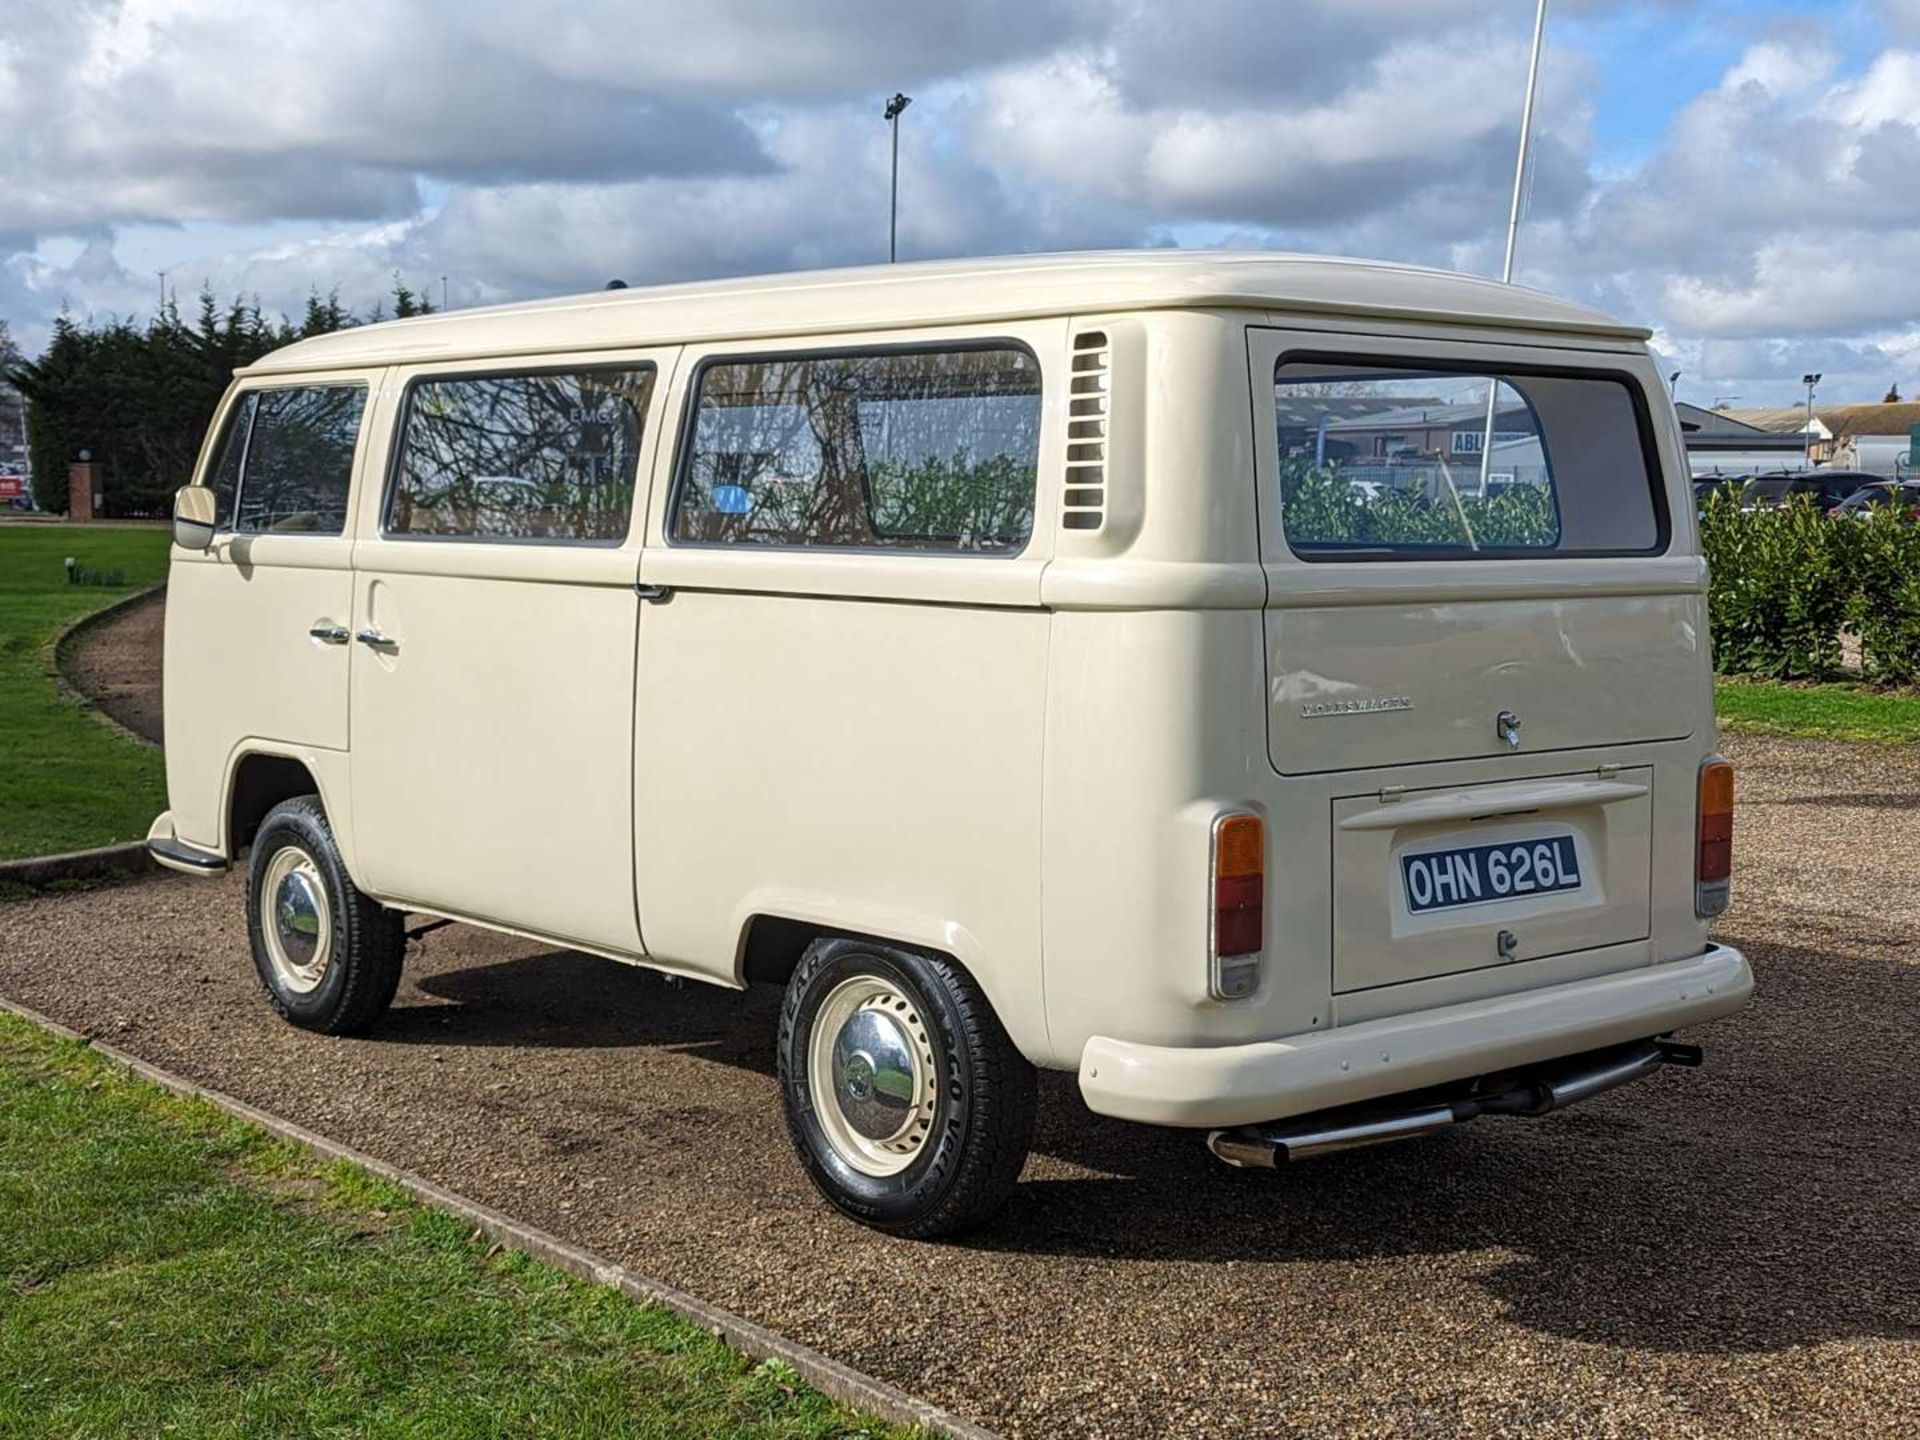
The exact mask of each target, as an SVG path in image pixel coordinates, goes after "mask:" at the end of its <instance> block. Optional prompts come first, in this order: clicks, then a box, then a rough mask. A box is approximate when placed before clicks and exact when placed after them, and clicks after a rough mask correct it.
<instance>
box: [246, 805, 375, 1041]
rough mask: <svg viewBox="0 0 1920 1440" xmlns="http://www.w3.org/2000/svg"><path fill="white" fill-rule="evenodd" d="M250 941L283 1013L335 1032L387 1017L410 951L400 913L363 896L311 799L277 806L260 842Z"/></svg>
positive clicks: (252, 872)
mask: <svg viewBox="0 0 1920 1440" xmlns="http://www.w3.org/2000/svg"><path fill="white" fill-rule="evenodd" d="M247 939H248V941H249V943H250V944H251V945H252V948H253V963H254V968H255V969H257V970H258V971H259V972H260V983H261V985H262V986H264V987H265V989H266V992H267V1000H268V1002H269V1003H270V1004H271V1005H272V1006H273V1008H274V1009H275V1010H277V1011H279V1012H280V1015H281V1016H282V1018H284V1019H286V1020H289V1021H291V1022H292V1023H293V1024H295V1025H298V1026H300V1027H302V1028H303V1029H307V1030H318V1031H321V1032H322V1033H324V1034H328V1035H350V1034H353V1033H355V1032H356V1031H360V1030H364V1029H366V1028H367V1026H369V1025H371V1024H372V1023H373V1022H374V1021H375V1020H377V1019H379V1018H380V1016H381V1015H383V1014H385V1013H386V1009H387V1007H388V1006H389V1005H390V1004H392V1003H393V994H394V991H395V990H396V989H398V988H399V985H400V963H401V960H402V958H403V957H404V955H405V953H406V947H407V937H406V931H405V921H404V920H403V918H402V916H401V914H400V912H399V911H397V910H389V909H387V908H386V907H385V906H384V905H381V904H380V903H379V902H377V901H374V900H370V899H368V898H367V897H366V896H365V895H363V894H361V893H360V890H359V888H358V887H357V886H355V885H354V883H353V879H352V877H351V876H349V875H348V874H347V867H346V864H345V862H344V861H342V860H341V858H340V850H339V847H338V845H336V844H335V842H334V838H333V827H332V826H331V825H330V824H328V822H327V812H326V811H325V810H323V809H322V808H321V806H320V802H319V800H318V799H316V798H315V797H313V796H311V795H303V796H301V797H299V798H298V799H294V800H287V801H284V802H282V803H281V804H279V805H276V806H274V807H273V809H272V810H270V811H268V812H267V818H266V819H265V820H263V821H261V823H260V830H259V833H258V834H256V835H255V836H254V840H253V860H252V864H251V865H250V867H249V869H248V874H247Z"/></svg>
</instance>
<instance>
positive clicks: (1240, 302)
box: [149, 252, 1752, 1236]
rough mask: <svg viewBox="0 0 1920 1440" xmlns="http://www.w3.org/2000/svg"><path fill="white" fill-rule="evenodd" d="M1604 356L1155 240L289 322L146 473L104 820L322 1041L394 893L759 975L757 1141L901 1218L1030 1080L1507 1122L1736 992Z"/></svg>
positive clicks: (1205, 1104)
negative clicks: (159, 631)
mask: <svg viewBox="0 0 1920 1440" xmlns="http://www.w3.org/2000/svg"><path fill="white" fill-rule="evenodd" d="M1645 339H1646V332H1645V331H1644V330H1641V329H1638V328H1635V327H1631V326H1627V325H1622V324H1619V323H1617V322H1615V321H1613V320H1610V319H1608V318H1606V317H1605V316H1602V315H1599V314H1596V313H1594V312H1592V311H1590V310H1587V309H1583V308H1581V307H1578V306H1575V305H1571V304H1566V303H1563V302H1561V301H1559V300H1555V299H1552V298H1550V297H1548V296H1546V295H1543V294H1539V293H1536V292H1534V291H1530V290H1525V289H1521V288H1517V287H1513V286H1506V285H1496V284H1491V283H1489V282H1486V281H1482V280H1477V279H1472V278H1469V277H1465V276H1461V275H1453V274H1443V273H1436V272H1432V271H1426V270H1419V269H1411V268H1407V267H1403V266H1395V265H1380V264H1366V263H1358V262H1351V261H1337V260H1327V259H1317V258H1304V257H1287V256H1278V255H1270V254H1204V253H1191V252H1188V253H1180V252H1173V253H1125V254H1100V255H1081V256H1061V257H1021V258H1015V259H1005V260H993V261H978V262H974V261H968V262H958V263H948V264H929V265H901V266H897V267H889V268H885V269H871V270H848V271H839V272H829V273H821V274H814V275H794V276H784V277H777V278H769V279H752V280H735V281H728V282H725V283H720V284H708V285H691V286H674V287H666V288H661V289H656V290H639V289H634V290H623V291H613V292H607V293H601V294H593V295H587V296H583V297H578V298H573V299H562V300H552V301H541V302H537V303H533V304H526V305H516V306H507V307H502V308H498V309H488V310H474V311H467V312H462V313H457V314H443V315H434V316H430V317H427V318H422V319H413V320H406V321H401V322H396V323H393V324H385V325H374V326H368V327H366V328H363V329H357V330H348V331H344V332H342V333H339V334H334V335H326V336H321V337H317V338H314V339H309V340H304V341H301V342H300V343H298V344H295V345H291V346H288V347H287V348H285V349H283V350H280V351H277V352H276V353H274V354H272V355H269V356H267V357H266V358H265V359H264V360H262V361H260V362H259V363H258V364H255V365H252V366H249V367H248V368H247V369H245V370H243V371H242V372H240V374H239V376H238V377H237V379H236V380H235V382H234V385H233V388H232V390H231V392H230V393H229V394H228V396H227V397H226V401H225V403H224V404H223V405H222V407H221V410H220V414H219V416H218V417H217V419H216V421H215V424H214V426H213V428H212V432H211V435H210V437H209V440H208V443H207V446H206V449H205V453H204V455H203V456H202V458H201V462H200V471H199V474H198V478H197V479H196V481H195V483H194V484H193V485H192V486H190V487H188V488H187V489H185V490H183V491H182V492H181V493H180V496H179V499H178V502H177V506H176V529H175V535H176V545H175V549H174V551H173V566H172V578H171V581H170V586H169V600H168V606H167V637H166V705H167V717H166V719H167V778H168V787H169V791H170V801H171V805H172V808H171V809H170V810H169V811H168V812H167V813H166V814H164V815H162V816H161V817H160V818H159V819H158V820H157V821H156V822H155V824H154V826H153V830H152V834H151V836H150V839H149V844H150V846H151V849H152V852H153V854H154V856H155V857H156V858H157V859H158V860H159V861H160V862H161V863H163V864H166V865H168V866H171V867H173V868H175V869H181V870H188V871H194V872H199V873H203V874H204V873H209V872H215V871H220V870H222V869H225V868H226V867H227V866H229V865H231V864H236V863H239V862H240V860H241V857H242V856H243V855H244V854H245V853H246V852H247V851H248V849H249V847H250V848H251V859H250V861H249V862H248V863H249V866H250V868H249V872H248V888H247V896H248V932H249V935H248V938H249V941H250V943H251V946H252V950H253V957H254V961H255V964H256V965H257V966H258V969H259V973H260V978H261V981H262V983H263V984H264V986H265V989H266V992H267V997H268V999H269V1001H270V1002H271V1003H272V1004H273V1006H274V1007H275V1008H276V1009H277V1010H278V1011H279V1012H280V1013H281V1014H282V1015H284V1016H285V1017H286V1018H287V1019H288V1020H290V1021H292V1022H293V1023H295V1024H297V1025H303V1026H307V1027H309V1028H312V1029H315V1030H321V1031H326V1032H330V1033H344V1032H350V1031H355V1030H360V1029H364V1028H365V1027H367V1026H369V1025H372V1024H374V1023H375V1022H376V1020H377V1019H378V1017H379V1016H380V1014H381V1012H382V1011H383V1010H384V1009H385V1008H386V1006H387V1005H388V1003H389V1002H390V1001H391V999H392V997H393V994H394V987H395V985H396V983H397V980H398V976H399V972H400V966H401V959H402V954H403V951H404V950H405V947H406V944H407V931H406V928H405V922H404V921H403V918H402V917H403V916H404V915H406V914H410V913H411V914H415V915H423V916H431V917H442V918H450V919H454V920H459V921H462V922H465V923H469V924H476V925H484V926H489V927H492V928H494V929H498V930H504V931H508V932H510V933H513V934H517V935H525V936H529V937H535V938H537V939H539V940H541V941H543V942H549V943H553V944H558V945H565V946H571V947H573V948H575V949H578V950H583V951H587V952H590V953H593V954H597V955H603V956H607V957H610V958H612V959H616V960H622V961H629V962H632V963H634V964H639V965H646V966H651V967H653V968H655V969H658V970H663V971H667V972H669V973H672V974H675V975H684V976H691V977H693V978H696V979H700V980H706V981H711V982H713V983H715V984H719V985H727V986H735V987H740V986H745V985H747V984H749V983H752V982H766V983H770V984H777V985H782V986H784V987H785V988H786V1003H785V1008H784V1011H783V1014H782V1018H781V1023H780V1029H779V1035H778V1039H777V1050H778V1073H779V1080H780V1085H781V1089H782V1093H783V1096H784V1102H785V1107H786V1113H787V1118H788V1121H789V1124H790V1128H791V1131H792V1135H793V1140H794V1144H795V1146H796V1148H797V1150H798V1152H799V1156H800V1159H801V1162H802V1163H803V1164H804V1166H805V1167H806V1169H807V1171H808V1172H809V1174H810V1175H811V1176H812V1177H813V1179H814V1180H815V1181H816V1182H817V1183H818V1185H819V1188H820V1189H821V1190H822V1191H823V1192H824V1193H825V1195H826V1196H827V1198H828V1199H829V1200H831V1201H832V1203H833V1204H835V1205H837V1206H839V1207H840V1208H841V1209H842V1210H844V1211H846V1212H847V1213H848V1214H850V1215H852V1216H855V1217H857V1218H859V1219H860V1220H863V1221H865V1222H867V1223H868V1224H871V1225H875V1226H877V1227H880V1228H882V1229H885V1230H889V1231H893V1232H895V1233H900V1234H907V1235H921V1236H924V1235H934V1234H939V1233H944V1232H951V1231H955V1230H958V1229H960V1228H962V1227H965V1226H966V1225H968V1224H970V1223H973V1222H976V1221H978V1220H980V1219H981V1218H982V1217H984V1216H985V1215H986V1214H987V1213H988V1212H990V1211H991V1210H992V1208H993V1207H994V1206H995V1204H996V1203H997V1202H998V1201H999V1200H1000V1199H1001V1198H1002V1197H1003V1196H1004V1195H1005V1193H1006V1192H1007V1190H1008V1188H1009V1187H1010V1186H1011V1185H1012V1184H1013V1183H1014V1181H1015V1178H1016V1177H1017V1175H1018V1174H1019V1172H1020V1168H1021V1164H1022V1160H1023V1157H1024V1156H1025V1155H1026V1153H1027V1148H1028V1143H1029V1137H1030V1132H1031V1125H1032V1117H1033V1107H1034V1073H1035V1069H1036V1067H1046V1068H1052V1069H1060V1070H1070V1071H1074V1072H1076V1073H1077V1074H1078V1076H1079V1084H1080V1092H1081V1094H1082V1095H1083V1096H1084V1098H1085V1100H1086V1103H1087V1104H1088V1105H1089V1106H1090V1107H1091V1108H1092V1109H1093V1110H1095V1111H1097V1112H1099V1113H1100V1114H1103V1115H1111V1116H1118V1117H1122V1118H1124V1119H1128V1120H1137V1121H1145V1122H1148V1123H1151V1124H1156V1125H1170V1126H1187V1127H1192V1128H1194V1129H1196V1130H1199V1131H1203V1132H1206V1133H1207V1135H1208V1139H1209V1143H1210V1144H1211V1146H1212V1148H1213V1149H1214V1151H1215V1152H1216V1153H1217V1154H1219V1155H1220V1156H1221V1157H1222V1158H1223V1159H1226V1160H1229V1161H1231V1162H1233V1163H1236V1164H1240V1165H1273V1164H1275V1163H1277V1162H1281V1161H1286V1160H1292V1159H1296V1158H1300V1157H1304V1156H1308V1155H1312V1154H1315V1153H1318V1152H1322V1151H1327V1150H1334V1149H1340V1148H1345V1147H1350V1146H1355V1145H1361V1144H1370V1143H1374V1142H1377V1141H1381V1140H1386V1139H1394V1138H1400V1137H1403V1136H1408V1135H1414V1134H1419V1133H1423V1132H1426V1131H1431V1130H1436V1129H1438V1128H1440V1127H1443V1126H1447V1125H1452V1124H1457V1123H1459V1122H1462V1121H1465V1120H1469V1119H1472V1118H1473V1117H1475V1116H1477V1115H1481V1114H1489V1113H1496V1114H1517V1115H1538V1114H1542V1113H1544V1112H1547V1111H1551V1110H1554V1109H1557V1108H1559V1107H1562V1106H1564V1105H1567V1104H1569V1103H1572V1102H1574V1101H1577V1100H1580V1099H1582V1098H1584V1097H1586V1096H1588V1095H1590V1094H1593V1093H1595V1092H1596V1091H1599V1090H1602V1089H1605V1088H1607V1087H1610V1086H1615V1085H1619V1084H1621V1083H1623V1082H1626V1081H1630V1080H1635V1079H1637V1078H1640V1077H1642V1076H1645V1075H1647V1074H1649V1073H1650V1072H1652V1071H1654V1070H1656V1069H1658V1068H1660V1067H1661V1066H1662V1065H1664V1064H1667V1063H1672V1062H1682V1063H1685V1062H1691V1061H1697V1059H1698V1055H1699V1052H1698V1050H1697V1049H1696V1048H1695V1047H1693V1046H1692V1045H1690V1044H1686V1043H1683V1042H1680V1041H1676V1040H1673V1039H1670V1038H1667V1037H1670V1036H1671V1034H1672V1032H1674V1031H1676V1030H1678V1029H1682V1028H1684V1027H1689V1026H1692V1025H1696V1024H1698V1023H1700V1022H1702V1021H1706V1020H1711V1019H1713V1018H1715V1017H1717V1016H1721V1015H1725V1014H1727V1013H1728V1012H1730V1011H1733V1010H1736V1009H1738V1008H1739V1007H1740V1006H1741V1005H1742V1004H1744V1003H1745V1001H1746V999H1747V996H1748V993H1749V991H1750V989H1751V986H1752V980H1751V976H1750V973H1749V970H1748V967H1747V964H1746V962H1745V961H1744V960H1743V959H1742V957H1741V956H1740V955H1739V954H1738V953H1736V952H1735V951H1733V950H1731V949H1728V948H1727V947H1725V946H1722V945H1717V944H1715V943H1713V942H1712V940H1710V938H1709V936H1708V920H1709V918H1710V917H1712V916H1713V915H1716V914H1717V913H1719V911H1720V910H1721V909H1722V908H1723V907H1724V906H1725V905H1726V903H1727V894H1728V865H1729V857H1730V851H1731V810H1732V776H1731V772H1730V771H1729V770H1728V768H1727V766H1726V763H1725V762H1724V761H1722V760H1720V759H1719V758H1718V757H1716V756H1715V755H1714V754H1713V749H1714V729H1713V712H1712V708H1711V696H1710V685H1709V669H1708V654H1707V623H1706V601H1705V590H1706V569H1705V566H1704V564H1703V562H1702V560H1701V558H1700V551H1699V546H1698V543H1697V539H1696V535H1695V531H1694V517H1693V507H1692V505H1691V504H1690V503H1689V497H1688V487H1687V478H1688V475H1687V465H1686V460H1685V456H1684V454H1683V453H1682V449H1681V443H1680V433H1679V429H1678V426H1677V425H1676V423H1675V421H1674V415H1673V410H1672V408H1671V406H1670V405H1669V403H1668V401H1667V398H1666V395H1665V393H1664V391H1663V389H1662V386H1661V385H1660V383H1659V379H1658V376H1657V374H1656V373H1655V370H1654V367H1653V362H1652V361H1651V359H1650V357H1649V354H1648V352H1647V350H1646V348H1645V345H1644V343H1643V342H1644V341H1645Z"/></svg>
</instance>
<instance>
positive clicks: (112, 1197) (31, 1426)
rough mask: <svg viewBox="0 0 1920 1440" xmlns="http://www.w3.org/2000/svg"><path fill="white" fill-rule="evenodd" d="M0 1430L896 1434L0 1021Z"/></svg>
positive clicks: (774, 1368) (775, 1369)
mask: <svg viewBox="0 0 1920 1440" xmlns="http://www.w3.org/2000/svg"><path fill="white" fill-rule="evenodd" d="M0 1217H4V1219H3V1220H0V1434H4V1435H23V1436H24V1435H33V1436H82V1435H84V1436H118V1435H128V1436H131V1435H141V1436H147V1435H156V1436H157V1435H163V1434H174V1435H183V1436H194V1437H196V1440H205V1437H214V1436H240V1435H302V1436H324V1435H339V1436H347V1435H351V1436H356V1437H359V1436H388V1435H391V1436H402V1435H404V1436H410V1437H417V1436H436V1437H438V1436H446V1437H455V1436H467V1435H473V1436H490V1437H507V1436H512V1437H519V1436H534V1435H563V1436H596V1437H597V1436H623V1435H637V1436H648V1437H654V1440H668V1437H677V1436H727V1437H741V1440H750V1437H763V1436H764V1437H794V1440H799V1437H819V1440H824V1437H829V1436H842V1437H847V1436H875V1437H878V1436H889V1437H896V1440H906V1437H907V1436H909V1435H911V1434H915V1433H918V1432H914V1431H907V1430H902V1429H898V1428H892V1427H888V1426H884V1425H882V1424H881V1423H880V1422H878V1421H874V1420H869V1419H864V1418H862V1417H860V1416H858V1415H855V1414H853V1413H851V1412H849V1411H847V1410H844V1409H842V1408H839V1407H837V1406H835V1405H834V1404H832V1403H831V1402H830V1401H828V1400H827V1399H825V1398H824V1397H823V1396H821V1395H819V1394H818V1393H817V1392H814V1391H812V1390H810V1389H808V1388H807V1387H806V1386H804V1385H802V1384H801V1383H799V1381H798V1380H797V1379H796V1378H795V1376H794V1375H793V1373H792V1371H791V1370H790V1369H788V1368H787V1367H785V1366H782V1365H778V1364H773V1363H768V1364H761V1365H754V1364H753V1363H752V1362H750V1361H748V1360H746V1359H745V1358H743V1357H741V1356H740V1355H738V1354H736V1353H735V1352H733V1351H731V1350H728V1349H727V1348H726V1347H725V1346H723V1345H721V1344H720V1343H719V1341H717V1340H715V1339H713V1338H712V1337H711V1336H709V1335H708V1334H706V1333H705V1332H704V1331H702V1330H700V1329H698V1328H696V1327H694V1326H692V1325H689V1324H687V1323H685V1322H684V1321H682V1320H680V1319H678V1318H677V1317H675V1316H674V1315H672V1314H671V1313H670V1312H668V1311H666V1310H662V1309H659V1308H657V1307H652V1306H643V1305H637V1304H635V1303H633V1302H632V1301H630V1300H628V1299H627V1298H626V1297H624V1296H622V1295H621V1294H619V1293H618V1292H617V1291H614V1290H610V1289H604V1288H600V1287H595V1286H590V1285H587V1284H584V1283H582V1282H580V1281H576V1280H574V1279H572V1278H570V1277H568V1276H565V1275H562V1274H560V1273H559V1272H558V1271H555V1270H552V1269H550V1268H548V1267H546V1266H544V1265H540V1264H538V1263H536V1262H534V1261H531V1260H529V1259H527V1258H526V1257H524V1256H522V1255H519V1254H518V1253H516V1252H511V1251H501V1250H495V1249H493V1247H491V1246H489V1245H488V1243H487V1242H486V1241H485V1240H476V1239H474V1238H473V1237H472V1234H471V1232H470V1231H469V1230H468V1228H467V1226H466V1225H465V1224H464V1223H462V1222H461V1221H459V1220H457V1219H456V1218H454V1217H453V1216H450V1215H447V1214H445V1213H443V1212H440V1211H435V1210H429V1209H426V1208H424V1207H422V1206H420V1205H418V1204H416V1203H414V1202H413V1201H412V1200H410V1199H409V1198H408V1197H407V1196H406V1195H405V1194H404V1193H403V1192H401V1191H400V1190H398V1189H397V1188H395V1187H392V1186H390V1185H388V1184H386V1183H385V1182H383V1181H380V1180H378V1179H376V1178H375V1177H373V1176H371V1175H369V1174H368V1173H367V1172H365V1171H364V1170H360V1169H358V1168H356V1167H354V1166H351V1165H346V1164H340V1163H336V1164H324V1163H322V1162H320V1161H318V1160H317V1159H315V1158H314V1157H313V1156H311V1155H310V1154H309V1153H308V1152H306V1151H304V1150H300V1149H296V1148H295V1147H293V1146H290V1145H287V1144H284V1143H282V1142H279V1141H276V1140H274V1139H272V1138H271V1137H269V1136H268V1135H266V1134H265V1133H264V1132H262V1131H260V1130H257V1129H255V1128H253V1127H251V1126H248V1125H244V1124H242V1123H240V1122H239V1121H236V1120H234V1119H232V1118H231V1117H229V1116H227V1115H225V1114H224V1113H223V1112H221V1111H219V1110H216V1109H214V1108H213V1107H212V1106H211V1105H207V1104H204V1103H201V1102H197V1101H190V1100H185V1099H182V1098H180V1097H178V1096H175V1095H172V1094H169V1093H168V1092H166V1091H164V1090H161V1089H159V1088H158V1087H157V1086H153V1085H149V1084H147V1083H145V1082H143V1081H140V1080H136V1079H134V1078H133V1077H131V1076H129V1075H128V1074H127V1073H126V1072H125V1071H124V1070H122V1069H120V1068H119V1067H118V1066H114V1065H111V1064H109V1063H107V1062H105V1061H103V1060H102V1059H100V1058H99V1057H97V1056H95V1055H93V1054H91V1053H90V1052H88V1051H87V1050H86V1049H84V1048H83V1047H81V1046H79V1045H77V1044H73V1043H69V1042H67V1041H62V1040H57V1039H54V1038H53V1037H51V1036H48V1035H46V1034H45V1033H44V1032H42V1031H40V1030H38V1029H37V1028H35V1027H33V1026H31V1025H29V1024H27V1023H26V1022H24V1021H22V1020H19V1019H17V1018H15V1017H13V1016H11V1015H6V1014H0Z"/></svg>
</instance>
